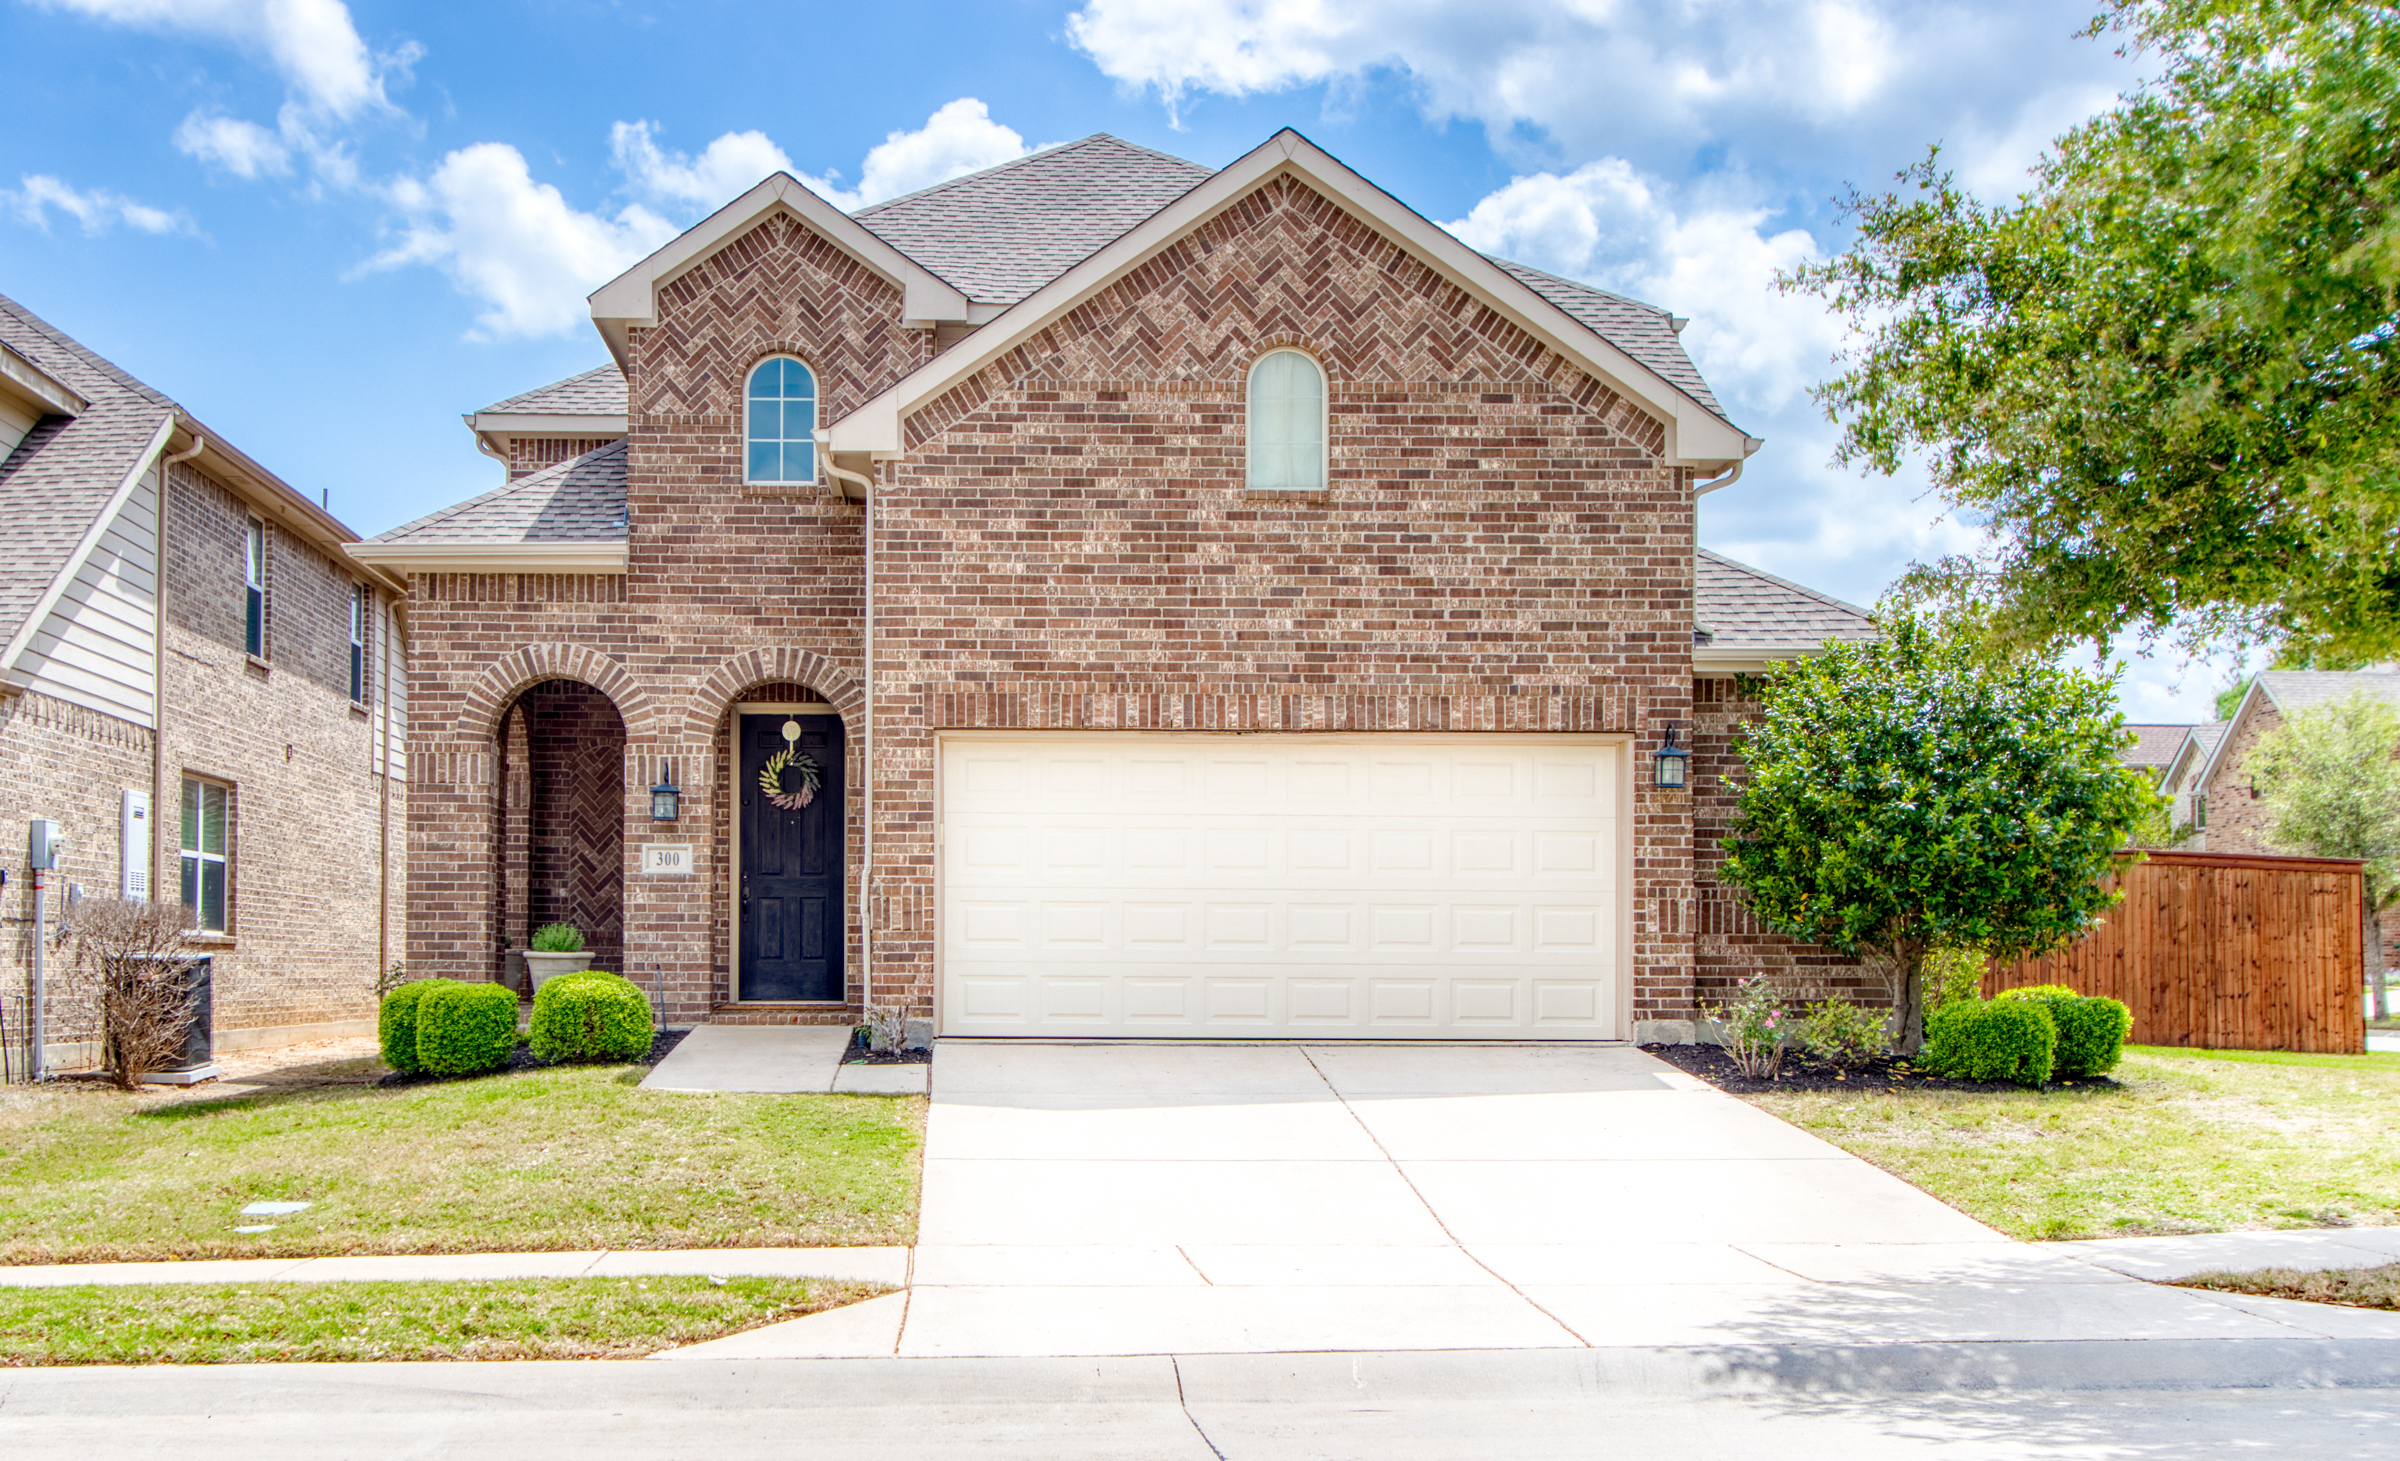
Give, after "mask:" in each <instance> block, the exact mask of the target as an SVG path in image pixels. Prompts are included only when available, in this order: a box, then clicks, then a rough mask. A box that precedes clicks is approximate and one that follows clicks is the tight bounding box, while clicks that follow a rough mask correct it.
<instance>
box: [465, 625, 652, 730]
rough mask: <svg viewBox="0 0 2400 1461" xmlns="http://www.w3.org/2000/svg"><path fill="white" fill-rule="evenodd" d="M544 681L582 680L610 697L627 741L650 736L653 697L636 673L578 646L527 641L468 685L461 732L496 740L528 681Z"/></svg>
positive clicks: (490, 665) (597, 652)
mask: <svg viewBox="0 0 2400 1461" xmlns="http://www.w3.org/2000/svg"><path fill="white" fill-rule="evenodd" d="M544 680H579V681H581V682H582V683H584V684H586V685H589V686H591V687H592V688H593V689H595V690H597V691H599V692H600V693H601V694H603V695H605V696H607V697H608V699H609V702H610V703H611V704H613V705H615V706H616V708H617V717H618V718H619V719H620V720H622V721H623V722H624V723H625V738H626V739H627V740H628V741H631V740H634V739H635V738H637V737H640V736H643V735H646V734H648V732H649V729H650V718H651V705H650V696H649V694H648V693H647V692H645V691H644V690H643V689H642V688H641V686H640V684H639V683H637V682H636V681H635V679H634V678H633V674H632V672H631V671H629V670H627V669H626V668H625V667H624V666H623V665H621V664H619V663H617V662H616V661H615V660H613V659H610V658H609V657H608V656H607V655H605V654H602V653H601V652H600V651H598V650H596V649H589V648H586V647H585V646H583V645H579V644H528V645H524V646H522V647H520V648H517V649H514V650H511V651H509V652H508V653H507V654H504V655H502V656H500V658H498V659H496V660H494V661H492V662H491V664H489V665H487V666H485V667H484V671H483V673H482V674H480V675H478V676H476V678H475V683H474V684H473V685H470V686H468V687H467V694H466V701H465V704H464V705H463V706H461V708H460V710H459V715H458V723H457V724H458V731H459V734H460V735H461V736H463V737H466V738H468V739H482V740H491V739H493V738H495V737H497V736H498V735H499V734H500V718H501V716H502V715H504V714H506V713H507V711H508V707H509V705H510V704H511V703H512V702H514V701H515V699H516V698H517V695H518V693H519V692H520V691H522V690H523V689H524V688H525V687H526V686H528V685H538V684H540V683H541V682H542V681H544Z"/></svg>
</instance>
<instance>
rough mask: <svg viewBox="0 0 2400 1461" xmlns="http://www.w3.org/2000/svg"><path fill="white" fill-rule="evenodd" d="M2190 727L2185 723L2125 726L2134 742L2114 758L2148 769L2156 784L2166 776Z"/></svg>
mask: <svg viewBox="0 0 2400 1461" xmlns="http://www.w3.org/2000/svg"><path fill="white" fill-rule="evenodd" d="M2191 730H2192V727H2190V726H2188V725H2128V726H2126V727H2125V731H2126V733H2127V734H2129V735H2131V736H2132V737H2133V744H2132V745H2130V746H2127V747H2125V748H2124V749H2123V750H2121V751H2119V752H2117V760H2118V761H2119V762H2121V763H2123V764H2124V765H2127V766H2138V767H2140V768H2141V769H2142V770H2144V771H2147V772H2149V773H2150V781H2151V784H2152V785H2154V786H2155V785H2157V784H2158V783H2159V782H2160V781H2161V780H2163V779H2164V778H2165V776H2166V774H2167V768H2168V767H2169V766H2170V765H2172V764H2173V763H2174V760H2175V753H2176V752H2177V751H2179V750H2181V749H2182V747H2183V742H2184V738H2185V737H2186V736H2188V735H2189V734H2190V733H2191Z"/></svg>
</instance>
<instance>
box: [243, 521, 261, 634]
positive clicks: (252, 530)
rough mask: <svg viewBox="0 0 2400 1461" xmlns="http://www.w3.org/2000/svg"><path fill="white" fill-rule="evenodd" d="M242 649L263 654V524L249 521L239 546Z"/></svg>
mask: <svg viewBox="0 0 2400 1461" xmlns="http://www.w3.org/2000/svg"><path fill="white" fill-rule="evenodd" d="M242 612H243V619H242V648H244V649H246V650H248V651H250V653H252V654H254V655H257V656H258V657H259V658H260V659H265V658H266V656H267V525H266V524H265V523H262V522H260V521H259V520H258V519H257V518H251V519H250V520H249V533H248V536H247V539H246V541H245V542H244V543H243V546H242Z"/></svg>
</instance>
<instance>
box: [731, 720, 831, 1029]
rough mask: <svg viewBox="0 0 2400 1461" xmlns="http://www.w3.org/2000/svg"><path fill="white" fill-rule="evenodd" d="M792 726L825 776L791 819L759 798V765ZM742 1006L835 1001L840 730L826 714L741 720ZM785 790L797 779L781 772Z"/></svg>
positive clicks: (737, 894)
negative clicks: (791, 724)
mask: <svg viewBox="0 0 2400 1461" xmlns="http://www.w3.org/2000/svg"><path fill="white" fill-rule="evenodd" d="M788 720H798V721H799V722H800V741H799V745H798V749H799V750H800V751H801V752H802V753H803V754H805V755H807V756H808V757H809V759H811V760H813V761H815V762H816V763H817V766H818V768H819V769H820V770H821V771H823V772H824V776H825V781H824V784H823V785H821V786H819V787H818V788H817V795H816V799H815V800H813V801H811V802H810V803H809V804H808V805H807V806H805V807H801V808H799V809H798V810H796V811H787V810H785V809H784V808H782V807H779V806H776V805H775V804H774V803H773V802H771V801H768V800H767V797H766V793H765V792H763V791H761V790H760V789H759V784H758V776H759V773H760V772H761V771H763V770H765V769H766V764H767V759H768V758H769V757H771V756H773V755H774V754H775V753H776V752H778V751H780V750H782V749H784V747H785V746H786V745H787V744H788V743H787V742H786V741H785V740H784V735H783V726H784V722H785V721H788ZM741 722H742V725H741V747H742V752H741V756H740V762H741V768H740V770H741V778H742V779H741V787H740V792H741V799H742V868H741V886H740V887H739V888H737V889H735V897H736V898H737V899H738V900H739V902H740V910H739V914H738V917H739V920H740V923H741V997H742V998H743V999H822V1000H839V999H841V998H842V997H843V994H844V989H843V981H842V943H843V940H842V825H843V819H842V790H843V787H842V780H843V778H842V722H841V718H840V717H839V716H833V715H802V716H789V715H774V714H769V715H745V716H743V717H741ZM783 787H784V790H785V791H787V792H790V791H797V790H798V789H799V787H800V776H799V774H798V773H797V772H794V771H788V770H787V771H786V772H785V773H784V776H783Z"/></svg>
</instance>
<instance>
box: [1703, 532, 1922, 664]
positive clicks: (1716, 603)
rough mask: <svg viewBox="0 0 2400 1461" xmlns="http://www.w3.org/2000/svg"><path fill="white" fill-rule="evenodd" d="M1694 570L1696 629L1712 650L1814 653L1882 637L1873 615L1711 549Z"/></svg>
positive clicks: (1856, 606)
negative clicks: (1836, 643)
mask: <svg viewBox="0 0 2400 1461" xmlns="http://www.w3.org/2000/svg"><path fill="white" fill-rule="evenodd" d="M1693 567H1694V573H1693V580H1692V617H1693V619H1694V620H1695V621H1696V622H1695V625H1694V627H1695V628H1696V629H1697V630H1698V631H1699V632H1700V633H1701V634H1705V635H1706V636H1708V637H1707V639H1706V641H1705V642H1706V643H1707V644H1708V645H1709V646H1711V647H1712V648H1716V649H1720V650H1724V649H1761V650H1768V649H1784V650H1790V649H1813V648H1815V647H1817V646H1818V645H1821V644H1824V643H1825V642H1826V641H1828V640H1843V639H1847V640H1861V639H1873V638H1875V637H1876V630H1875V619H1874V616H1873V615H1872V614H1870V613H1869V612H1868V611H1867V610H1865V609H1862V608H1860V607H1859V606H1858V605H1856V604H1851V603H1844V602H1843V601H1842V600H1840V599H1837V598H1835V597H1833V596H1832V595H1831V594H1821V593H1818V592H1817V591H1816V590H1815V589H1813V588H1804V587H1802V586H1801V585H1799V584H1796V583H1794V582H1792V581H1791V580H1790V579H1788V578H1777V577H1776V576H1775V575H1774V574H1772V573H1768V572H1766V571H1764V570H1763V569H1757V568H1752V567H1751V566H1750V565H1749V564H1747V563H1737V562H1735V561H1734V560H1733V559H1731V558H1728V557H1726V556H1725V555H1724V554H1722V553H1712V552H1710V551H1709V550H1708V549H1706V548H1702V549H1701V550H1700V551H1699V555H1698V558H1697V560H1696V562H1695V563H1694V565H1693Z"/></svg>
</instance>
